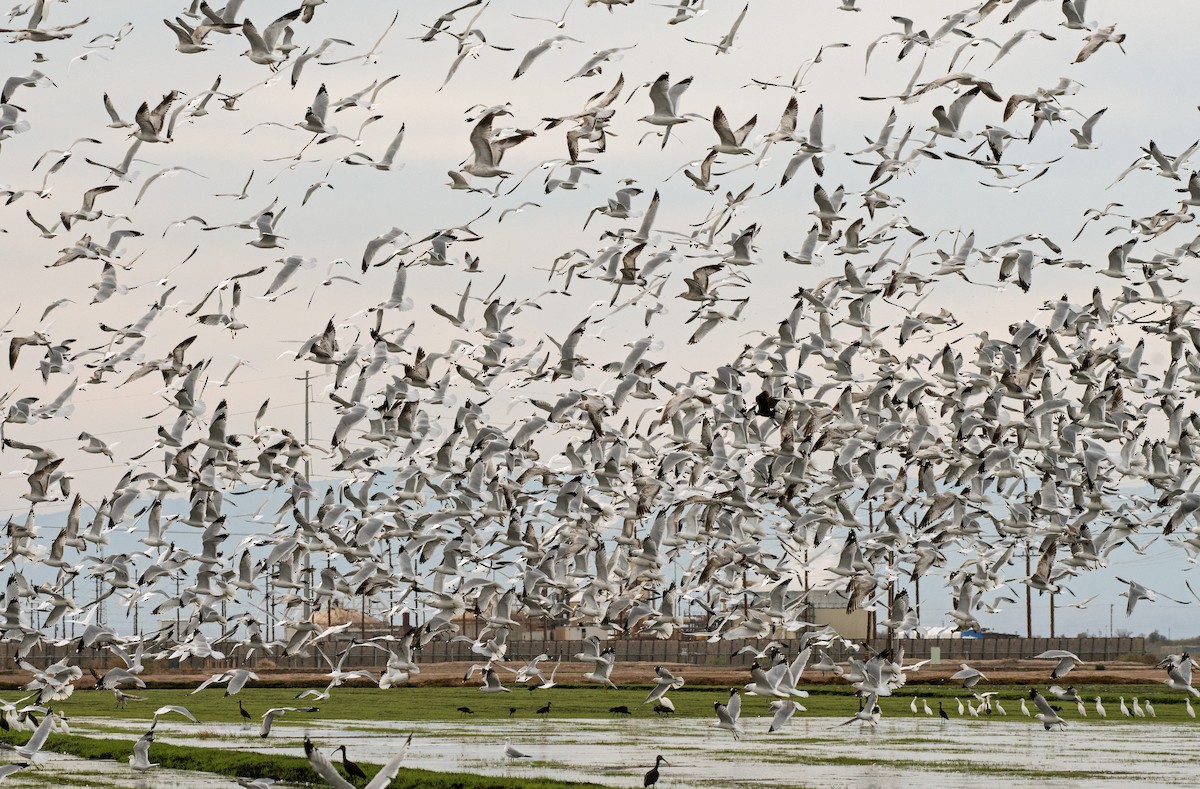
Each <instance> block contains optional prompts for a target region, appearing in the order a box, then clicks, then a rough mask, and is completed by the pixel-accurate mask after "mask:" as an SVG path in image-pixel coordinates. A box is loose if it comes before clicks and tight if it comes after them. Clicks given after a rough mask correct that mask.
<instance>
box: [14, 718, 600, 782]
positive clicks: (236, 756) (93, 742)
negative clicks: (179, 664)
mask: <svg viewBox="0 0 1200 789" xmlns="http://www.w3.org/2000/svg"><path fill="white" fill-rule="evenodd" d="M28 739H29V734H28V733H26V732H21V733H14V732H0V742H6V743H8V744H10V745H23V744H24V743H25V742H26V741H27V740H28ZM44 750H47V751H54V752H56V753H64V754H68V755H70V756H77V757H79V758H82V759H104V760H110V761H116V762H119V763H122V764H127V763H128V761H129V756H130V754H132V753H133V742H130V741H127V740H112V739H101V738H94V737H83V736H80V735H75V734H51V735H50V737H49V738H48V739H47V740H46V745H45V746H44ZM150 759H151V761H154V762H157V763H158V764H159V765H160V766H161V767H162V768H164V769H168V770H192V771H197V772H206V773H214V774H217V775H225V776H229V777H230V778H275V779H276V780H279V781H286V782H288V783H306V784H318V785H323V784H324V781H322V780H321V778H320V776H318V775H317V774H316V773H315V772H313V769H312V767H310V766H309V764H308V760H307V759H304V758H302V757H300V756H285V755H273V754H261V753H254V752H251V751H226V750H221V749H218V748H194V747H190V746H184V745H167V744H165V743H154V744H153V745H151V746H150ZM334 764H335V765H336V766H337V767H338V770H339V772H341V765H340V764H338V763H337V761H336V760H335V762H334ZM359 766H360V767H362V768H363V772H365V773H366V774H367V778H368V780H369V779H370V778H371V777H372V776H374V775H375V773H376V772H378V771H379V765H374V764H367V763H360V764H359ZM146 774H147V776H153V775H154V771H153V770H150V771H149V772H147V773H146ZM343 775H344V774H343ZM345 777H346V778H347V780H350V781H351V783H353V782H354V781H353V779H351V778H350V777H349V776H345ZM390 786H391V788H392V789H509V788H510V787H511V788H512V789H602V788H601V787H600V786H599V785H598V784H589V783H578V782H574V781H554V780H548V779H543V778H514V777H508V776H495V777H493V776H486V775H473V774H470V773H440V772H433V771H431V770H416V769H405V768H402V769H401V770H400V774H399V775H397V776H396V778H395V780H393V781H392V783H391V784H390Z"/></svg>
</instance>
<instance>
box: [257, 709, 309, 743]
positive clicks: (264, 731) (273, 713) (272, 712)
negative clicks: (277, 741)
mask: <svg viewBox="0 0 1200 789" xmlns="http://www.w3.org/2000/svg"><path fill="white" fill-rule="evenodd" d="M320 711H321V708H320V707H272V708H271V709H269V710H267V711H266V712H264V713H263V714H262V726H261V727H259V730H258V736H259V737H267V736H268V735H270V733H271V726H272V725H273V724H274V723H275V719H276V718H280V717H283V716H284V715H286V714H287V713H289V712H320Z"/></svg>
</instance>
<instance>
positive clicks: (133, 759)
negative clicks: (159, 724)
mask: <svg viewBox="0 0 1200 789" xmlns="http://www.w3.org/2000/svg"><path fill="white" fill-rule="evenodd" d="M152 742H154V730H153V729H151V730H150V731H148V732H146V733H145V734H143V735H142V736H141V738H140V739H139V740H138V741H137V742H136V743H134V745H133V753H131V754H130V755H129V766H130V767H132V768H133V769H135V770H149V769H150V768H152V767H157V766H158V763H157V762H151V761H150V743H152Z"/></svg>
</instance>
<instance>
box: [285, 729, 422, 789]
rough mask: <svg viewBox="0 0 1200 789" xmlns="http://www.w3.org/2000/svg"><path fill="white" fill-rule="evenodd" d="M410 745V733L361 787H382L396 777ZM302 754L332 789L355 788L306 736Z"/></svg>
mask: <svg viewBox="0 0 1200 789" xmlns="http://www.w3.org/2000/svg"><path fill="white" fill-rule="evenodd" d="M411 745H412V735H411V734H410V735H408V737H407V738H406V739H405V740H404V744H403V745H402V746H400V750H399V751H398V752H397V753H396V755H395V756H393V757H392V758H391V759H389V760H388V762H387V764H385V765H384V766H383V767H381V768H380V770H379V772H377V773H375V777H374V778H372V779H371V780H370V781H368V782H367V783H366V784H364V785H363V789H384V787H386V786H388V785H390V784H391V782H392V779H393V778H395V777H396V773H398V772H400V763H401V762H403V761H404V757H405V756H407V755H408V749H409V746H411ZM304 755H305V756H307V757H308V763H309V764H310V765H312V768H313V770H314V771H315V772H316V773H317V775H319V776H321V777H322V778H324V779H325V781H326V782H327V783H328V784H329V785H330V786H332V787H334V789H355V786H354V784H352V783H350V782H349V781H347V780H346V779H345V778H343V777H342V775H341V773H339V772H338V771H337V768H335V767H334V766H333V763H332V762H330V761H329V758H328V757H327V756H325V754H323V753H321V752H320V751H319V750H317V748H316V746H315V745H313V744H312V741H311V740H309V739H308V737H305V738H304Z"/></svg>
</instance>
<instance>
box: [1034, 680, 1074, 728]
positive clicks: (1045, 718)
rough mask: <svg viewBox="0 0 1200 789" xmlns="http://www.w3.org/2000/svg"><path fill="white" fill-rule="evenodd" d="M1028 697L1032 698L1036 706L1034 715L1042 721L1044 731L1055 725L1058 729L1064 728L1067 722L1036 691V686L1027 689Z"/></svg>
mask: <svg viewBox="0 0 1200 789" xmlns="http://www.w3.org/2000/svg"><path fill="white" fill-rule="evenodd" d="M1029 698H1031V699H1033V703H1034V705H1035V706H1036V707H1037V708H1038V713H1037V715H1034V717H1035V718H1037V719H1038V720H1039V721H1041V722H1042V725H1043V726H1044V727H1045V728H1046V731H1050V730H1051V729H1052V728H1054V727H1055V726H1057V727H1058V728H1059V730H1060V731H1062V730H1064V729H1066V726H1067V722H1066V721H1065V720H1063V719H1062V718H1061V717H1059V715H1058V713H1057V712H1055V711H1054V708H1053V707H1051V706H1050V702H1048V701H1046V699H1045V698H1044V697H1043V696H1042V694H1040V693H1038V692H1037V688H1030V689H1029Z"/></svg>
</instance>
